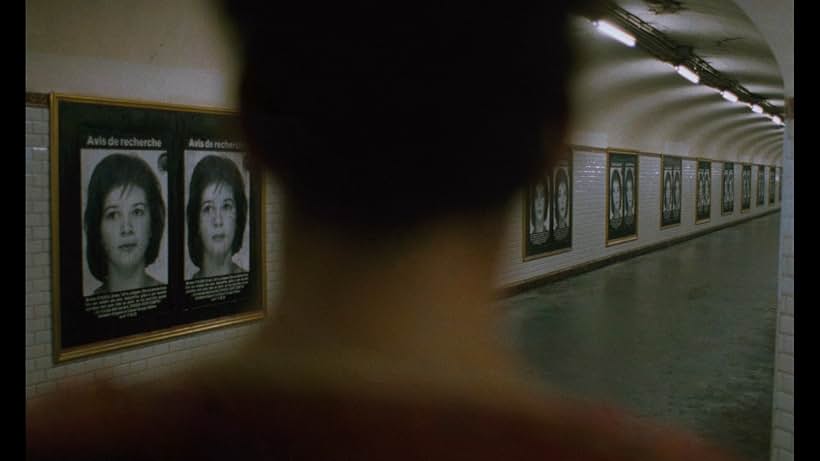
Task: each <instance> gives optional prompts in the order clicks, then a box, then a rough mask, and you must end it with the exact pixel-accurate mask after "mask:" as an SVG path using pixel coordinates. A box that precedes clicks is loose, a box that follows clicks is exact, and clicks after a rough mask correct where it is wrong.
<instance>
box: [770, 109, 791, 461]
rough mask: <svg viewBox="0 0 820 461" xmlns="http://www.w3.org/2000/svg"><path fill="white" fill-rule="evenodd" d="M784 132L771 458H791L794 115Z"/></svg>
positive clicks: (778, 459)
mask: <svg viewBox="0 0 820 461" xmlns="http://www.w3.org/2000/svg"><path fill="white" fill-rule="evenodd" d="M785 133H786V134H785V141H784V143H783V205H782V215H781V219H780V264H779V271H780V274H779V275H780V280H779V284H778V291H779V293H778V303H777V341H776V343H775V361H774V363H775V373H774V374H775V376H774V399H773V400H774V402H773V405H774V406H773V411H774V416H773V418H772V456H771V459H772V461H793V460H794V119H791V120H787V121H786V130H785Z"/></svg>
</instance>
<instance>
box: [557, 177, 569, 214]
mask: <svg viewBox="0 0 820 461" xmlns="http://www.w3.org/2000/svg"><path fill="white" fill-rule="evenodd" d="M557 199H558V200H557V201H558V215H559V216H562V217H563V216H566V215H567V202H568V201H569V200H568V197H567V183H566V181H558V192H557Z"/></svg>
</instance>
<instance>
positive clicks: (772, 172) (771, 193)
mask: <svg viewBox="0 0 820 461" xmlns="http://www.w3.org/2000/svg"><path fill="white" fill-rule="evenodd" d="M774 175H775V169H774V167H773V166H770V167H769V205H774V194H775V189H774V187H775V177H774Z"/></svg>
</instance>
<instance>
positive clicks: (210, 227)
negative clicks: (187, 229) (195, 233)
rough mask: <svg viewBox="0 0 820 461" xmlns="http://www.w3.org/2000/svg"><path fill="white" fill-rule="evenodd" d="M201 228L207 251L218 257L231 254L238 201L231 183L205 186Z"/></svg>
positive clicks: (201, 207) (200, 217)
mask: <svg viewBox="0 0 820 461" xmlns="http://www.w3.org/2000/svg"><path fill="white" fill-rule="evenodd" d="M199 230H200V234H201V236H202V247H203V250H204V251H205V252H206V253H208V254H211V255H213V256H216V257H224V256H226V255H228V254H230V252H231V246H232V245H233V239H234V234H235V232H236V203H235V200H234V195H233V188H232V187H231V186H230V185H228V184H225V183H211V184H209V185H208V186H207V187H205V189H204V190H203V192H202V204H201V205H200V208H199Z"/></svg>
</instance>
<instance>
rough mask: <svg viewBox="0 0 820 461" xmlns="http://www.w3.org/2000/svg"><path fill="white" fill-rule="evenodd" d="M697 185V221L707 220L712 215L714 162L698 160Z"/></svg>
mask: <svg viewBox="0 0 820 461" xmlns="http://www.w3.org/2000/svg"><path fill="white" fill-rule="evenodd" d="M695 185H696V189H697V190H696V194H695V205H696V206H695V222H705V221H708V220H709V219H710V218H711V216H712V162H709V161H704V160H698V171H697V181H696V183H695Z"/></svg>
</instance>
